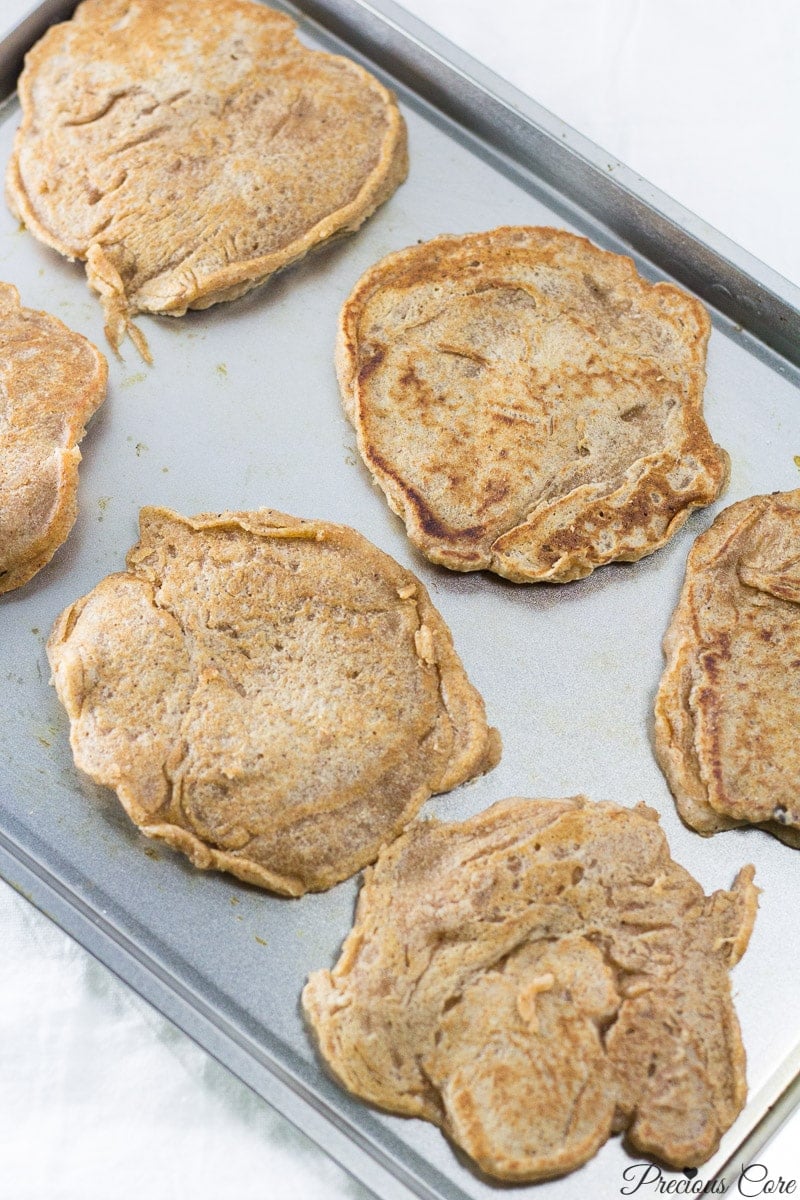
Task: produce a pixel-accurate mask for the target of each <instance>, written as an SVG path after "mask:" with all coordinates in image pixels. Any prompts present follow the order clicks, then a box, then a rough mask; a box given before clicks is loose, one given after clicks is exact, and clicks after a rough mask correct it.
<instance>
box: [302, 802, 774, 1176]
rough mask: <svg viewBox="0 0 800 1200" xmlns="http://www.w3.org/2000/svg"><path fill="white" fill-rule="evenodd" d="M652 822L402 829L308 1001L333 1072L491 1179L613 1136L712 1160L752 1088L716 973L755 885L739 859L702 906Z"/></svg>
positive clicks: (747, 912)
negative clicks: (444, 1138) (432, 1133)
mask: <svg viewBox="0 0 800 1200" xmlns="http://www.w3.org/2000/svg"><path fill="white" fill-rule="evenodd" d="M657 822H658V817H657V815H656V813H655V812H654V811H653V810H652V809H649V808H646V807H645V806H644V805H638V806H637V807H636V808H635V809H626V808H618V807H617V806H615V805H613V804H592V803H590V802H588V801H587V800H586V799H585V798H584V797H582V796H576V797H572V798H570V799H567V800H505V801H503V802H501V803H499V804H495V805H494V806H493V807H492V808H490V809H488V810H487V811H486V812H484V813H481V814H480V815H479V816H477V817H473V818H472V819H471V820H469V821H465V822H463V823H462V824H450V825H442V824H439V823H438V822H436V821H426V822H417V823H415V824H414V825H413V826H412V827H411V828H410V829H409V830H408V831H407V832H406V833H405V834H404V836H403V837H402V838H400V839H399V840H398V841H396V842H395V843H394V844H393V845H392V846H390V847H388V848H387V849H386V850H384V851H383V852H382V853H381V855H380V858H379V859H378V862H377V864H376V865H375V867H374V868H372V869H371V870H369V871H368V872H367V873H366V875H365V879H364V886H363V888H362V891H361V895H360V897H359V901H358V908H357V911H356V921H355V926H354V928H353V930H352V932H351V933H350V934H349V936H348V937H347V940H346V941H345V943H344V947H343V950H342V955H341V958H340V959H339V962H338V963H337V964H336V966H335V967H334V969H333V971H316V972H315V973H314V974H313V975H312V976H311V977H310V979H309V981H308V983H307V984H306V987H305V990H304V992H303V1007H304V1010H305V1013H306V1016H307V1018H308V1020H309V1021H310V1023H311V1026H312V1027H313V1030H314V1033H315V1035H316V1037H317V1039H318V1044H319V1049H320V1051H321V1053H322V1055H323V1057H324V1058H325V1060H326V1062H327V1063H328V1065H329V1066H330V1068H331V1070H332V1071H333V1073H334V1075H335V1076H336V1078H337V1079H338V1080H339V1081H340V1082H341V1083H342V1084H343V1085H344V1086H345V1087H346V1088H348V1089H349V1090H350V1091H352V1092H354V1093H355V1094H356V1095H358V1096H361V1097H363V1098H364V1099H365V1100H369V1101H371V1102H372V1103H374V1104H378V1105H380V1106H381V1107H383V1108H387V1109H390V1110H391V1111H393V1112H398V1113H403V1114H405V1115H408V1116H415V1117H424V1118H426V1119H427V1120H429V1121H434V1122H435V1123H436V1124H437V1125H440V1126H441V1127H442V1129H444V1130H445V1132H446V1133H447V1134H448V1135H449V1136H450V1137H451V1138H452V1139H453V1140H454V1141H455V1142H457V1143H458V1144H459V1146H461V1147H462V1148H463V1149H464V1150H465V1151H466V1152H467V1154H469V1156H470V1157H471V1158H473V1159H474V1160H475V1162H476V1163H477V1165H478V1166H479V1167H480V1168H481V1169H482V1170H483V1171H485V1172H486V1173H487V1174H489V1175H493V1176H496V1177H497V1178H499V1179H507V1180H536V1179H542V1178H547V1177H548V1176H551V1175H558V1174H561V1173H563V1172H565V1171H570V1170H572V1169H573V1168H575V1167H578V1166H580V1165H581V1164H582V1163H584V1162H585V1161H586V1160H587V1159H588V1158H590V1157H591V1156H592V1155H593V1154H594V1153H595V1151H596V1150H597V1149H598V1148H599V1147H600V1146H601V1145H602V1144H603V1142H604V1141H605V1140H606V1139H607V1138H608V1136H609V1135H610V1134H611V1133H612V1132H613V1131H619V1130H626V1131H627V1139H628V1142H629V1143H630V1145H631V1146H632V1147H634V1148H635V1149H636V1150H637V1151H639V1152H642V1153H646V1154H653V1155H655V1156H656V1157H658V1158H660V1159H662V1160H664V1161H665V1162H667V1163H670V1164H672V1165H674V1166H678V1167H685V1166H690V1165H692V1164H697V1163H702V1162H704V1161H705V1160H706V1159H707V1158H709V1156H710V1155H711V1154H712V1153H713V1152H714V1150H715V1149H716V1147H717V1145H718V1143H719V1139H720V1136H721V1134H722V1133H723V1132H724V1131H725V1130H726V1129H727V1128H728V1126H729V1125H730V1124H731V1122H732V1121H733V1119H734V1117H735V1116H736V1114H737V1113H738V1112H739V1110H740V1109H741V1107H742V1104H743V1102H744V1098H745V1093H746V1085H745V1075H744V1067H745V1058H744V1050H743V1048H742V1044H741V1038H740V1034H739V1026H738V1023H737V1020H736V1014H735V1012H734V1009H733V1005H732V1003H731V994H730V985H729V981H728V969H729V968H730V967H732V966H733V965H734V964H735V963H736V962H737V961H738V960H739V958H740V957H741V956H742V954H743V953H744V951H745V949H746V947H747V943H748V940H749V937H750V932H751V930H752V926H753V921H754V920H755V912H756V906H757V889H756V888H755V887H754V886H753V882H752V879H753V868H752V867H745V868H743V870H742V871H740V872H739V875H738V876H737V879H736V882H735V883H734V886H733V890H732V891H730V892H715V893H714V894H713V895H712V896H708V897H707V896H705V895H704V894H703V890H702V888H701V887H700V885H699V884H698V883H697V882H696V881H695V880H694V879H693V878H692V877H691V875H689V874H688V873H687V872H686V871H685V870H684V869H683V868H682V867H680V866H678V864H677V863H675V862H673V861H672V859H671V857H670V854H669V847H668V846H667V842H666V839H665V837H664V835H663V833H662V832H661V830H660V829H659V827H658V824H657Z"/></svg>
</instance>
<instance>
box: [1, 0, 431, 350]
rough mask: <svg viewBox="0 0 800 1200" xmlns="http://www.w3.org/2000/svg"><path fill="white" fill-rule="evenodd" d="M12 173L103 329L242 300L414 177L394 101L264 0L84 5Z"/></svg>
mask: <svg viewBox="0 0 800 1200" xmlns="http://www.w3.org/2000/svg"><path fill="white" fill-rule="evenodd" d="M19 97H20V103H21V105H22V113H23V117H22V125H21V127H20V129H19V132H18V134H17V138H16V142H15V145H14V153H13V156H12V159H11V162H10V164H9V168H8V176H7V194H8V199H9V204H10V206H11V208H12V210H13V211H14V213H15V214H16V215H17V216H19V218H20V219H21V220H22V221H24V223H25V225H26V226H27V227H28V229H30V231H31V232H32V233H33V234H34V235H35V236H36V237H37V238H39V239H40V240H41V241H43V242H45V243H46V244H47V245H48V246H52V247H54V248H55V249H56V250H58V251H59V252H60V253H61V254H65V255H66V256H67V257H68V258H71V259H72V258H77V259H81V260H82V261H85V262H86V275H87V278H88V281H89V283H90V285H91V286H92V287H93V288H94V290H95V291H96V292H98V293H99V294H100V296H101V298H102V301H103V305H104V308H105V312H106V318H107V325H106V334H107V336H108V338H109V341H110V342H111V344H112V346H114V348H115V349H116V348H118V346H119V344H120V341H121V340H122V338H123V337H124V335H125V332H126V330H127V332H128V333H130V334H131V336H132V337H133V339H134V341H135V342H136V344H137V346H138V348H139V350H140V351H141V352H142V354H143V355H144V356H145V358H148V357H149V355H148V351H147V344H146V342H145V339H144V337H143V335H142V334H141V332H140V331H139V330H138V329H137V328H136V327H135V326H134V325H133V323H132V322H131V320H130V317H131V315H132V314H135V313H141V312H147V313H169V314H171V315H173V316H181V315H183V314H184V313H185V312H186V310H187V309H189V308H208V307H209V305H211V304H216V303H217V301H219V300H232V299H235V298H236V297H237V296H241V295H243V293H245V292H247V291H249V289H250V288H252V287H255V286H256V285H257V284H259V283H261V282H263V280H265V279H266V278H267V277H268V276H270V275H272V274H273V273H274V272H275V271H277V270H279V269H280V268H281V267H285V266H287V264H289V263H291V262H294V261H295V260H296V259H299V258H302V256H303V255H304V254H306V253H307V251H309V250H311V249H313V248H314V247H315V246H319V245H320V243H322V242H324V241H326V240H328V239H329V238H331V237H332V236H334V235H335V234H342V233H347V232H350V231H352V230H355V229H357V228H358V227H359V226H360V225H361V224H362V222H363V221H365V220H366V218H367V217H368V216H370V214H371V213H373V212H374V211H375V209H376V208H377V207H378V205H379V204H381V203H382V202H383V201H384V200H386V199H387V198H388V197H389V196H390V195H391V193H392V192H393V191H394V189H395V188H396V187H397V186H398V184H399V183H401V182H402V180H403V179H404V177H405V174H406V170H407V155H406V133H405V125H404V122H403V119H402V117H401V116H400V113H399V110H398V108H397V104H396V102H395V100H394V97H393V96H392V94H391V93H390V92H388V91H387V90H386V88H384V87H383V86H382V85H381V84H380V83H378V81H377V80H376V79H375V78H373V76H372V75H370V74H369V73H368V72H367V71H365V70H364V69H363V68H362V67H359V66H358V65H357V64H356V63H354V62H351V61H350V60H349V59H346V58H339V57H338V56H334V55H331V54H323V53H320V52H318V51H312V50H309V49H307V48H306V47H305V46H303V45H302V44H301V43H300V42H299V41H298V40H297V38H296V36H295V24H294V22H293V21H292V20H291V19H290V18H289V17H287V16H284V15H283V14H281V13H277V12H274V11H272V10H271V9H269V8H265V7H264V6H263V5H261V4H256V3H253V2H252V0H214V3H212V4H196V3H194V0H85V2H84V3H83V4H81V5H80V6H79V8H78V9H77V11H76V14H75V16H74V18H73V19H72V20H71V21H67V22H65V23H64V24H61V25H55V26H53V27H52V28H51V29H50V30H48V32H47V33H46V34H45V36H44V37H43V38H42V39H41V41H40V42H38V43H37V45H36V46H35V47H34V48H33V49H32V50H31V51H30V52H29V54H28V55H27V58H26V60H25V70H24V71H23V73H22V75H21V77H20V81H19Z"/></svg>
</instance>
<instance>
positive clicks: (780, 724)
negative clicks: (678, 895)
mask: <svg viewBox="0 0 800 1200" xmlns="http://www.w3.org/2000/svg"><path fill="white" fill-rule="evenodd" d="M664 653H665V655H666V660H667V662H666V667H665V670H664V675H663V676H662V680H661V685H660V688H659V692H658V696H657V698H656V722H655V731H656V752H657V755H658V759H659V762H660V764H661V767H662V769H663V771H664V773H665V775H666V777H667V780H668V782H669V785H670V787H671V789H672V792H673V794H674V796H675V799H676V802H677V805H678V811H679V812H680V814H681V816H682V817H683V819H684V821H686V823H687V824H688V825H691V826H692V827H693V828H694V829H696V830H698V832H700V833H704V834H712V833H717V832H718V831H719V830H723V829H731V828H733V827H734V826H737V825H745V824H752V825H760V826H762V827H763V828H764V829H767V830H769V832H770V833H774V834H775V835H776V836H777V837H779V838H781V839H782V840H783V841H785V842H788V843H789V844H790V845H793V846H800V489H797V490H796V491H792V492H774V493H773V494H772V495H767V496H751V497H750V498H749V499H747V500H742V501H740V502H739V503H738V504H732V505H731V506H730V507H729V508H726V509H724V510H723V511H722V512H721V513H720V514H719V516H718V517H717V519H716V520H715V521H714V524H713V525H712V526H711V528H710V529H709V530H707V531H706V533H704V534H701V536H700V537H699V538H698V539H697V541H696V542H695V544H694V546H693V547H692V550H691V553H690V554H689V558H688V561H687V564H686V579H685V582H684V585H683V591H682V593H681V598H680V601H679V602H678V606H677V608H676V609H675V612H674V614H673V617H672V621H671V623H670V626H669V629H668V630H667V633H666V636H665V638H664Z"/></svg>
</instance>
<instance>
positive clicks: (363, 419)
mask: <svg viewBox="0 0 800 1200" xmlns="http://www.w3.org/2000/svg"><path fill="white" fill-rule="evenodd" d="M709 331H710V323H709V319H708V315H707V313H706V311H705V309H704V308H703V306H702V305H701V304H700V303H699V302H698V301H697V300H694V299H693V298H692V297H691V296H687V295H686V294H685V293H684V292H682V291H680V290H679V289H678V288H676V287H673V286H672V284H667V283H657V284H650V283H648V282H646V281H645V280H644V279H641V278H640V277H639V276H638V275H637V274H636V271H635V269H634V266H633V263H632V262H631V260H630V259H629V258H624V257H622V256H620V255H617V254H608V253H606V252H605V251H602V250H599V249H598V248H597V247H596V246H593V245H592V243H591V242H588V241H587V240H586V239H585V238H580V237H575V236H573V235H572V234H570V233H564V232H562V231H560V230H556V229H538V228H526V227H521V228H502V229H495V230H493V231H492V232H490V233H477V234H465V235H463V236H460V237H439V238H435V239H434V240H433V241H432V242H427V243H424V244H422V245H417V246H412V247H410V248H409V249H407V250H401V251H400V252H399V253H397V254H392V255H390V256H389V257H388V258H385V259H383V260H382V261H381V262H379V263H378V264H377V265H376V266H374V267H372V269H371V270H369V271H367V273H366V274H365V275H364V276H363V277H362V278H361V280H360V281H359V282H358V284H357V285H356V287H355V290H354V291H353V293H352V294H351V296H350V298H349V299H348V301H347V302H346V304H345V306H344V309H343V310H342V316H341V321H340V328H339V342H338V348H337V370H338V375H339V383H340V386H341V390H342V396H343V400H344V406H345V410H346V412H347V415H348V416H349V418H350V420H351V421H352V422H353V424H354V425H355V427H356V430H357V432H358V445H359V449H360V451H361V455H362V457H363V459H364V462H365V463H366V465H367V467H368V468H369V470H370V471H371V472H372V475H373V476H374V478H375V480H376V482H377V483H378V484H379V485H380V487H381V488H382V489H383V491H384V492H385V493H386V497H387V499H388V501H389V504H390V505H391V507H392V508H393V509H394V511H395V512H397V513H399V514H400V516H401V517H402V518H403V520H404V521H405V523H406V529H407V531H408V536H409V537H410V539H411V541H412V542H413V543H414V545H415V546H418V547H419V549H420V550H421V551H422V552H423V553H424V554H426V555H427V556H428V558H430V559H432V560H433V561H434V562H436V563H441V564H442V565H443V566H446V567H450V568H452V569H453V570H456V571H475V570H479V569H483V568H487V569H489V570H491V571H495V572H497V574H499V575H504V576H506V578H508V579H512V580H515V581H516V582H520V583H522V582H527V581H538V580H550V581H553V582H559V583H561V582H565V581H566V580H569V579H579V578H581V577H583V576H584V575H588V574H589V573H590V572H591V571H592V570H594V568H595V567H597V566H600V565H602V564H603V563H607V562H610V561H611V560H613V559H623V560H626V561H632V560H634V559H638V558H641V557H642V556H643V555H645V554H650V553H652V551H653V550H656V549H657V548H658V547H659V546H662V545H663V544H664V542H665V541H666V540H667V539H668V538H669V537H670V536H671V535H672V534H673V533H674V532H675V530H676V529H678V528H680V526H681V525H682V524H683V523H684V521H685V520H686V518H687V516H688V514H689V513H690V511H691V510H692V509H693V508H696V507H698V506H699V505H703V504H709V503H710V502H711V501H712V500H714V499H715V498H716V497H717V496H718V495H719V493H720V491H721V490H722V487H723V485H724V483H725V480H726V478H727V471H728V456H727V454H726V453H725V452H724V451H723V450H721V449H720V448H719V446H716V445H715V444H714V442H713V440H712V438H711V435H710V434H709V431H708V429H707V427H706V424H705V421H704V419H703V412H702V397H703V387H704V384H705V353H706V344H707V341H708V336H709Z"/></svg>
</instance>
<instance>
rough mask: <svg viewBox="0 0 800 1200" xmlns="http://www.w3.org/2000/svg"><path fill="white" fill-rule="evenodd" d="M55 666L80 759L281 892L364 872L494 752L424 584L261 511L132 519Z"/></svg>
mask: <svg viewBox="0 0 800 1200" xmlns="http://www.w3.org/2000/svg"><path fill="white" fill-rule="evenodd" d="M127 562H128V569H127V571H126V572H124V573H121V574H118V575H110V576H109V577H108V578H107V579H104V580H103V581H102V582H101V583H100V584H98V586H97V587H96V588H95V589H94V591H92V592H90V593H89V595H88V596H85V597H84V598H83V599H82V600H79V601H78V602H77V603H76V604H73V605H72V606H71V607H70V608H68V609H67V610H66V611H65V612H64V613H63V614H62V616H61V617H60V618H59V620H58V622H57V623H56V626H55V628H54V630H53V633H52V635H51V637H50V641H49V643H48V654H49V657H50V663H51V666H52V668H53V678H54V682H55V686H56V690H57V692H58V695H59V699H60V700H61V702H62V703H63V705H64V707H65V708H66V710H67V712H68V714H69V717H70V721H71V738H70V740H71V745H72V750H73V754H74V756H75V762H76V764H77V765H78V766H79V767H80V768H81V770H83V771H85V772H86V773H87V774H88V775H90V776H91V777H92V779H94V780H95V781H96V782H98V783H101V784H105V785H106V786H108V787H111V788H114V790H115V791H116V793H117V795H118V796H119V799H120V800H121V802H122V804H123V805H124V807H125V809H126V811H127V812H128V814H129V816H130V817H131V819H132V820H133V821H134V822H135V823H136V824H137V825H138V826H139V827H140V829H141V830H142V832H143V833H145V834H147V835H148V836H149V837H153V838H160V839H161V840H162V841H165V842H168V843H169V844H170V845H172V846H175V847H177V848H178V849H179V850H182V851H184V853H185V854H187V855H188V856H189V857H190V858H191V860H192V862H193V863H194V864H195V866H198V867H214V868H217V869H219V870H223V871H230V872H231V873H232V874H234V875H238V876H239V878H240V879H245V880H247V881H248V882H250V883H255V884H258V885H260V886H261V887H266V888H270V889H272V890H273V891H277V892H283V893H286V894H288V895H300V894H301V893H303V892H305V891H308V890H321V889H324V888H328V887H330V886H331V885H332V884H334V883H337V882H338V881H339V880H340V879H344V878H346V877H347V876H348V875H352V874H353V872H354V871H357V870H358V869H359V868H360V867H362V866H364V864H365V863H368V862H371V861H372V860H373V859H374V858H375V856H376V855H377V853H378V850H379V849H380V847H381V845H383V844H384V843H385V842H388V841H390V840H391V839H392V838H394V837H397V835H398V834H399V833H400V832H401V830H402V829H403V827H404V826H405V825H406V824H407V822H408V821H409V820H410V819H411V818H412V817H413V816H414V814H415V813H416V812H417V811H418V809H419V808H420V806H421V805H422V803H423V802H424V801H425V800H427V799H428V797H429V796H430V795H431V794H432V793H434V792H442V791H446V790H448V789H449V788H452V787H455V786H456V785H457V784H459V783H463V782H464V780H466V779H469V778H470V777H471V776H473V775H475V774H477V773H478V772H480V771H485V770H488V769H489V768H490V767H492V766H494V764H495V763H496V762H497V759H498V758H499V751H500V741H499V737H498V734H497V732H496V730H490V729H487V726H486V718H485V713H484V707H483V702H482V700H481V698H480V696H479V695H478V693H477V692H476V691H475V689H474V688H473V687H472V686H471V684H470V683H469V682H468V680H467V677H466V675H465V673H464V669H463V667H462V665H461V662H460V660H459V658H458V656H457V655H456V653H455V650H454V649H453V643H452V639H451V637H450V633H449V631H448V630H447V627H446V626H445V624H444V622H443V621H442V619H441V617H440V616H439V614H438V613H437V612H436V610H435V609H434V608H433V606H432V604H431V602H430V600H429V598H428V594H427V592H426V591H425V588H424V587H423V586H422V584H421V583H420V582H419V580H418V579H417V578H416V577H415V576H414V575H412V574H411V573H410V572H409V571H405V570H403V569H402V567H400V566H398V564H397V563H396V562H395V561H394V560H393V559H391V558H389V557H388V555H386V554H383V553H382V552H381V551H380V550H378V549H376V547H375V546H373V545H372V544H371V543H370V542H368V541H367V540H366V539H365V538H363V537H361V535H360V534H358V533H356V532H354V530H352V529H348V528H346V527H345V526H341V525H329V524H326V523H325V522H322V521H301V520H298V519H295V518H293V517H287V516H285V515H283V514H282V513H278V512H274V511H272V510H270V509H262V510H260V511H258V512H251V513H222V514H219V515H211V514H208V515H201V516H198V517H193V518H185V517H180V516H178V515H177V514H176V513H173V512H169V511H168V510H166V509H159V508H145V509H142V512H141V518H140V541H139V544H138V545H137V546H135V547H134V548H133V549H132V550H131V552H130V553H129V555H128V560H127Z"/></svg>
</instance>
